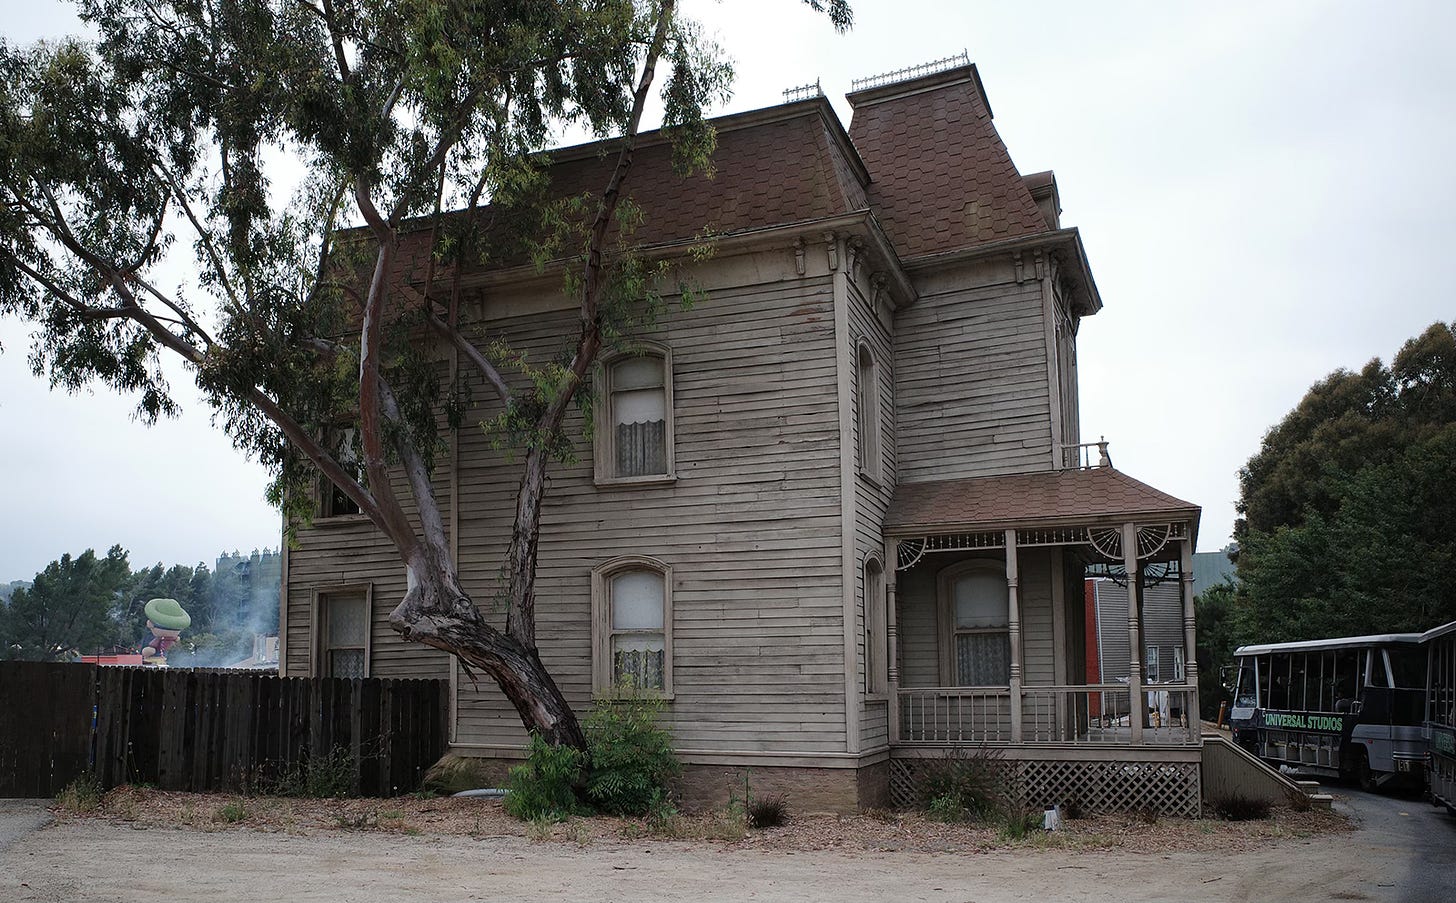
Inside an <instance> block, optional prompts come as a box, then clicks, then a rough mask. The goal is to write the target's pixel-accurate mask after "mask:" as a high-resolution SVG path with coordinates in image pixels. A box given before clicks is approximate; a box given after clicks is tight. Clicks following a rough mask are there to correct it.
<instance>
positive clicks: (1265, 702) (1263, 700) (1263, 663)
mask: <svg viewBox="0 0 1456 903" xmlns="http://www.w3.org/2000/svg"><path fill="white" fill-rule="evenodd" d="M1254 667H1255V668H1257V669H1258V671H1257V673H1256V674H1255V675H1254V680H1255V681H1256V682H1257V683H1256V684H1255V686H1257V687H1258V688H1259V706H1260V707H1261V708H1265V709H1267V708H1269V658H1268V657H1267V656H1265V657H1264V658H1256V659H1254Z"/></svg>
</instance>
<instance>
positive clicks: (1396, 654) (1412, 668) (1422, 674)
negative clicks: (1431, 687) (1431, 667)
mask: <svg viewBox="0 0 1456 903" xmlns="http://www.w3.org/2000/svg"><path fill="white" fill-rule="evenodd" d="M1386 654H1387V655H1388V656H1390V670H1391V672H1392V673H1393V674H1394V675H1395V685H1396V686H1397V687H1403V688H1406V689H1414V690H1423V689H1425V687H1426V658H1425V656H1424V655H1422V654H1421V653H1420V651H1419V650H1416V649H1389V650H1386Z"/></svg>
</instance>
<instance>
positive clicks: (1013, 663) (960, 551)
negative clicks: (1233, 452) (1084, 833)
mask: <svg viewBox="0 0 1456 903" xmlns="http://www.w3.org/2000/svg"><path fill="white" fill-rule="evenodd" d="M1197 520H1198V509H1197V508H1196V507H1195V506H1193V505H1190V504H1188V503H1187V502H1183V501H1181V500H1179V499H1176V498H1174V497H1172V496H1169V495H1167V494H1165V493H1162V492H1159V491H1158V490H1156V489H1154V488H1152V487H1151V486H1147V485H1146V484H1144V483H1140V482H1138V481H1137V480H1134V479H1132V478H1131V477H1128V476H1126V475H1125V474H1122V473H1119V472H1118V471H1116V470H1114V469H1113V468H1112V467H1111V466H1101V467H1088V468H1082V469H1069V470H1063V471H1053V472H1047V473H1034V474H1015V475H1008V476H994V477H982V478H973V479H964V480H952V481H943V482H933V483H919V484H904V485H902V486H900V487H898V488H897V490H896V494H895V498H894V501H893V503H892V505H891V509H890V511H889V513H888V515H887V518H886V528H885V533H886V560H887V561H890V562H893V563H894V567H893V569H892V574H891V575H890V576H889V579H887V581H886V583H887V586H886V590H887V592H886V596H887V606H886V609H887V610H886V631H885V632H886V640H887V646H888V649H887V654H886V661H887V664H888V665H889V674H888V684H889V686H888V702H889V708H890V711H889V734H890V747H891V757H892V770H891V775H892V790H893V789H894V788H895V784H896V781H897V780H898V781H899V783H900V784H901V785H904V784H905V783H906V782H911V783H913V779H914V773H915V771H916V768H917V767H918V766H917V763H923V761H924V760H926V759H927V758H935V757H940V756H946V755H952V756H954V755H963V754H964V751H965V750H967V749H969V748H977V749H990V750H994V751H995V752H994V755H995V756H996V757H997V758H1000V759H1004V760H1005V761H1006V762H1008V763H1014V766H1008V767H1009V768H1010V770H1011V771H1013V772H1014V773H1015V775H1016V776H1017V786H1018V787H1020V788H1022V789H1023V790H1024V791H1025V794H1026V799H1027V800H1028V801H1037V800H1052V801H1064V800H1065V798H1067V796H1068V795H1069V794H1070V795H1075V796H1076V797H1078V798H1079V799H1088V798H1095V799H1097V800H1100V801H1102V805H1105V806H1106V807H1109V808H1139V807H1141V806H1152V807H1153V808H1156V809H1159V810H1161V811H1168V812H1179V813H1190V812H1191V814H1197V810H1198V803H1199V792H1198V761H1199V753H1200V749H1201V742H1202V740H1201V736H1200V725H1199V718H1198V692H1197V686H1198V663H1197V661H1196V657H1195V655H1194V650H1195V648H1196V645H1195V622H1194V609H1193V568H1192V555H1193V549H1194V543H1195V541H1196V530H1197ZM887 570H888V569H887ZM897 763H898V764H897ZM897 776H898V778H897ZM899 790H900V795H902V796H903V795H904V794H905V793H906V792H908V791H907V790H906V788H905V786H901V787H900V788H899ZM902 801H903V800H902Z"/></svg>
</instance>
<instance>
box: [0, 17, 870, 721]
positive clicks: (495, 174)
mask: <svg viewBox="0 0 1456 903" xmlns="http://www.w3.org/2000/svg"><path fill="white" fill-rule="evenodd" d="M802 2H805V3H807V4H808V5H809V6H811V7H813V8H814V9H816V10H820V11H822V12H825V13H827V15H828V17H829V19H830V21H831V22H832V24H833V25H834V26H835V27H836V28H838V29H841V30H842V29H844V28H847V27H848V26H849V24H850V11H849V7H848V4H847V0H802ZM79 5H80V11H81V15H82V18H83V19H84V20H85V21H86V22H87V23H88V24H89V25H90V26H91V27H92V28H93V29H94V32H95V35H96V39H95V40H94V41H89V42H85V41H80V40H69V41H62V42H59V43H53V44H45V45H39V46H34V47H29V48H13V47H5V46H3V45H0V314H4V315H10V316H18V317H20V318H23V319H25V320H27V321H30V322H31V323H33V324H34V325H35V344H34V346H33V349H32V356H31V362H32V365H33V367H34V369H35V370H36V371H37V373H39V374H45V375H48V376H49V378H50V380H51V381H52V383H53V384H54V385H56V386H60V387H63V388H66V389H71V390H74V389H77V388H80V387H82V386H86V385H88V384H93V383H99V384H102V385H104V386H106V387H109V388H110V389H113V390H116V391H119V392H123V393H130V394H133V395H134V396H135V397H136V399H137V411H138V414H139V416H140V418H141V419H142V420H144V421H152V420H155V419H156V418H157V417H159V416H163V415H171V414H174V413H175V412H176V410H177V404H176V402H175V401H174V399H173V396H172V394H171V391H170V389H169V386H168V384H167V381H166V379H165V377H164V373H163V370H162V368H161V359H162V357H163V356H164V355H175V356H176V357H178V358H180V359H181V361H183V362H184V363H185V365H186V367H187V368H189V370H190V372H191V373H192V374H193V375H195V378H196V381H197V384H198V386H199V387H200V388H201V390H202V392H203V394H204V397H205V398H206V399H207V402H208V403H209V404H210V405H211V407H212V408H213V410H214V412H215V418H216V420H217V421H218V422H220V423H221V424H222V426H223V427H224V428H225V429H226V430H227V432H228V434H229V436H230V437H231V438H232V440H233V442H234V443H235V444H236V446H237V447H238V448H240V449H241V450H243V451H245V452H246V453H248V454H250V455H253V456H255V457H256V458H258V459H259V460H261V461H262V462H263V463H264V464H265V465H266V466H267V467H268V468H269V469H270V472H271V473H272V475H273V478H274V479H273V482H272V484H271V486H270V490H269V495H270V499H271V500H272V501H274V502H275V503H276V504H278V505H279V506H280V507H282V508H283V510H284V511H285V513H286V514H287V515H289V517H290V518H292V519H293V520H295V521H296V520H297V519H299V518H306V517H307V516H308V515H309V513H310V512H309V510H308V508H309V506H310V501H311V496H312V493H311V491H310V487H311V486H312V485H313V483H314V481H315V480H316V479H317V478H318V477H319V476H320V475H321V476H322V477H324V478H326V479H327V480H329V481H331V482H332V483H333V484H334V485H335V486H336V487H338V488H339V490H340V491H341V492H342V493H343V494H344V495H346V496H347V497H348V498H349V499H350V500H351V501H352V502H353V503H354V504H355V505H357V506H358V508H359V510H360V511H361V512H363V513H364V514H366V515H368V517H369V519H370V520H371V521H372V522H373V524H374V525H375V526H376V527H377V528H378V529H379V530H380V531H381V532H382V533H383V534H384V536H386V537H387V538H388V539H389V541H390V542H391V543H393V545H394V546H395V548H396V549H397V550H398V553H399V556H400V558H401V560H402V561H403V564H404V566H405V569H406V573H407V575H408V590H407V592H406V594H405V596H404V598H403V599H402V600H401V601H400V602H399V605H398V607H397V608H396V609H395V610H394V611H393V613H392V615H391V618H390V623H391V625H392V626H393V627H394V628H395V629H396V630H398V631H399V632H401V633H402V634H404V635H405V636H406V637H408V638H410V639H412V640H416V641H419V642H423V643H427V644H429V645H431V646H434V647H437V648H440V649H443V650H446V651H448V652H450V653H453V654H454V655H456V656H457V657H458V658H459V659H460V661H461V662H462V663H464V664H465V665H466V666H467V667H473V668H478V669H480V670H481V671H483V672H485V673H486V674H488V675H489V676H490V677H491V678H493V679H494V680H495V682H496V683H497V684H498V685H499V686H500V688H501V689H502V691H503V692H504V694H505V695H506V696H507V697H508V698H509V699H510V700H511V702H512V703H513V704H514V705H515V707H516V709H517V711H518V712H519V713H520V716H521V718H522V720H523V722H524V723H525V725H526V726H527V727H528V728H529V729H531V730H533V731H536V732H538V733H540V734H541V735H542V736H543V737H545V738H546V739H548V740H550V741H552V742H556V743H566V744H571V745H575V746H582V745H583V738H582V733H581V729H580V727H579V725H578V723H577V719H576V716H575V714H574V713H573V712H572V710H571V708H570V706H569V705H568V704H567V702H566V700H565V699H564V698H563V697H562V695H561V693H560V692H559V691H558V689H557V687H556V685H555V683H554V681H553V680H552V678H551V676H550V674H549V673H547V671H546V669H545V668H544V667H543V666H542V663H541V659H540V656H539V654H538V652H537V643H536V629H535V574H536V554H537V536H538V532H539V526H540V512H541V500H542V494H543V492H544V486H545V474H546V471H547V468H548V466H549V464H550V463H551V462H552V461H554V460H557V459H559V458H561V457H562V456H564V455H567V454H569V442H568V441H567V438H566V437H565V436H564V435H563V429H564V426H563V425H564V424H565V422H566V419H567V415H568V414H569V412H570V410H571V408H572V406H573V405H579V404H581V403H582V402H583V400H584V396H585V395H586V394H587V393H588V392H589V385H590V379H589V377H590V374H591V372H592V369H593V367H594V366H595V365H596V362H597V359H598V356H599V354H600V352H601V351H602V350H603V348H604V347H609V346H610V345H611V344H612V343H614V342H620V341H622V340H623V338H624V336H625V335H626V334H627V332H628V331H630V328H631V325H632V324H633V323H635V322H639V321H640V319H641V317H642V316H644V313H643V311H644V310H645V311H646V312H647V315H650V313H651V311H652V310H653V309H654V308H655V306H658V305H660V304H661V301H662V294H661V293H660V292H661V286H663V285H664V284H665V282H664V280H667V279H669V278H670V275H671V274H670V272H669V270H667V269H666V268H664V266H663V265H661V264H655V263H649V262H647V261H646V260H645V259H644V258H643V257H641V256H640V255H637V254H634V253H633V252H632V249H631V246H630V233H631V228H630V226H631V223H632V221H633V219H634V217H636V216H638V215H639V214H638V213H637V212H636V211H635V210H634V209H633V208H632V206H631V204H630V202H627V201H624V199H623V198H624V192H625V190H626V187H627V185H628V179H629V175H630V172H631V167H632V157H633V149H634V146H635V144H636V137H637V134H638V131H639V128H640V126H641V122H642V117H643V112H644V108H645V107H646V105H647V103H648V100H649V97H650V96H651V94H652V92H653V86H654V84H659V85H660V95H661V98H662V101H663V107H664V123H663V124H664V128H665V130H666V131H667V133H668V134H669V135H670V136H671V137H672V139H673V142H674V146H675V153H674V159H675V162H676V163H677V164H678V165H679V166H681V167H684V168H692V167H695V166H704V165H706V164H707V163H708V159H709V155H710V154H711V150H712V146H713V140H712V129H711V126H710V125H709V124H708V123H707V121H706V119H705V116H704V110H705V107H707V106H708V105H709V104H710V103H712V102H713V101H715V100H716V99H718V98H720V97H722V96H723V95H724V94H725V92H726V88H727V84H728V81H729V78H730V76H731V71H730V68H729V67H728V65H727V64H726V63H725V62H724V61H723V60H722V59H721V57H720V55H719V52H718V50H717V48H716V47H715V46H713V45H712V43H711V42H709V41H705V40H703V39H702V38H701V36H700V33H699V29H698V28H697V27H696V26H695V24H694V23H693V22H691V21H690V20H688V19H687V18H685V17H684V16H683V15H682V14H681V13H680V11H679V10H678V9H677V4H676V2H675V0H555V2H550V3H543V2H539V0H80V4H79ZM659 69H663V70H665V74H664V76H663V77H662V78H659V75H658V70H659ZM563 126H565V127H572V128H576V129H579V130H585V131H586V132H588V133H590V134H592V135H595V136H597V137H602V138H607V137H614V138H615V139H616V140H615V142H614V143H610V144H608V145H607V148H608V152H609V153H610V154H611V155H612V157H611V159H612V160H613V163H612V165H611V167H610V176H609V178H608V179H607V181H606V182H605V184H603V185H602V186H601V187H600V190H599V191H597V192H594V193H592V194H590V195H587V196H584V197H577V198H565V199H556V200H554V201H553V200H550V199H548V197H547V196H546V195H545V194H543V188H542V186H543V178H542V173H543V171H544V169H545V166H546V165H547V164H545V163H544V162H543V160H542V158H541V157H540V156H539V155H538V154H537V152H539V151H540V149H541V148H542V147H543V146H544V145H545V144H546V143H547V141H548V138H549V137H550V136H551V135H552V134H553V133H554V131H553V130H555V129H558V128H560V127H563ZM295 169H296V170H297V171H298V172H299V173H300V174H301V175H300V176H299V177H298V178H297V183H298V184H297V186H296V188H295V189H294V190H292V191H290V190H289V186H288V185H287V184H285V182H286V179H285V178H284V174H286V173H289V172H291V171H294V170H295ZM483 201H488V202H489V209H490V210H492V211H494V213H493V214H492V215H491V216H490V217H489V222H484V221H483V218H482V217H481V216H477V215H474V214H473V211H475V210H476V209H477V208H478V206H479V205H480V204H481V203H482V202H483ZM456 209H459V210H465V211H471V212H467V213H465V214H459V213H457V214H450V213H448V212H447V211H451V210H456ZM503 214H509V215H503ZM501 222H509V223H512V224H516V225H517V226H518V227H519V228H517V229H516V230H515V231H514V232H513V234H512V236H511V237H510V238H509V240H508V241H507V240H506V239H503V238H502V237H501V234H500V231H499V229H498V228H495V227H496V226H499V225H500V223H501ZM502 242H506V243H508V244H511V245H512V246H513V247H514V248H515V249H516V250H517V251H520V250H522V249H524V251H525V252H526V253H529V254H530V255H531V257H533V258H534V259H535V260H537V261H548V260H552V261H555V262H556V264H557V265H558V266H560V267H561V268H562V272H563V274H564V276H563V290H564V291H566V292H568V293H570V296H571V297H570V303H571V304H572V305H573V306H574V308H575V309H576V311H577V314H578V316H577V318H576V324H575V326H574V327H572V334H571V335H569V336H566V337H565V338H566V340H567V341H566V344H567V345H568V347H569V349H570V350H569V352H568V353H567V354H566V355H565V356H564V357H563V358H562V359H561V360H560V361H555V362H551V363H549V364H544V365H540V366H535V365H530V364H528V363H527V362H526V361H525V359H524V357H523V356H522V355H520V354H517V353H515V352H513V351H512V349H511V348H510V347H509V346H508V345H507V344H505V343H504V342H503V341H501V340H500V338H499V337H491V336H483V335H475V334H467V330H466V328H465V326H463V325H462V324H461V322H460V319H459V317H458V306H457V304H456V302H457V300H458V288H459V281H458V279H457V280H455V282H454V286H453V288H452V286H451V284H450V280H448V279H444V280H441V279H438V278H437V275H439V274H444V273H446V272H454V273H459V272H460V271H461V270H462V269H463V267H464V266H465V265H467V264H474V265H480V264H482V263H489V262H491V261H492V260H499V259H501V255H502V253H503V251H502V247H503V246H502ZM422 243H423V244H422ZM169 251H175V254H174V255H173V259H175V256H176V255H184V254H187V255H189V256H190V258H191V274H190V278H188V279H185V280H183V285H181V286H180V287H176V288H173V287H170V286H168V285H166V284H164V283H163V281H162V279H161V278H160V273H161V270H160V269H159V268H160V266H161V265H162V263H163V261H164V260H166V259H168V257H169ZM420 255H423V259H425V260H427V261H428V263H427V272H426V274H425V278H424V279H423V280H422V281H420V280H417V279H413V278H411V277H409V276H407V274H406V273H405V270H406V266H405V264H404V263H403V259H404V258H410V259H411V260H413V259H418V258H419V257H420ZM437 271H438V272H437ZM442 282H443V283H444V284H443V286H441V285H440V283H442ZM644 298H645V299H646V300H645V301H643V300H642V299H644ZM426 333H429V334H433V335H434V336H436V337H438V344H437V345H436V346H435V347H437V348H438V347H441V346H453V347H454V348H455V349H456V350H457V352H458V354H459V356H460V358H461V359H462V360H463V361H464V362H465V365H466V366H468V367H472V368H474V369H475V370H477V371H478V372H479V374H480V376H481V377H482V381H483V382H484V383H485V384H486V385H488V386H490V387H491V388H492V391H494V392H495V393H497V394H498V395H499V397H500V400H501V402H502V404H503V409H504V413H503V414H502V415H501V416H500V417H499V418H496V419H495V421H494V422H493V428H495V429H497V430H499V431H500V433H501V436H502V437H503V438H504V439H506V440H509V441H512V442H514V443H516V444H517V445H518V447H519V450H520V456H519V460H520V462H521V472H522V479H521V484H520V491H519V496H518V499H517V504H516V515H515V523H514V528H513V534H512V539H511V544H510V550H509V553H508V557H507V561H506V563H505V567H504V569H503V581H504V584H505V586H504V588H503V589H504V593H503V594H504V595H505V597H506V598H507V600H508V604H507V610H506V619H505V626H504V629H503V630H501V629H497V628H496V627H494V626H493V625H492V624H490V623H489V622H488V621H487V620H486V618H485V617H484V616H483V615H482V614H481V612H480V610H479V609H478V608H477V606H476V604H475V602H474V601H473V600H472V599H471V598H470V597H469V595H468V594H467V593H466V592H465V591H464V589H463V588H462V586H461V582H460V579H459V574H458V570H457V564H456V562H455V561H454V560H453V558H452V555H451V552H450V547H449V544H448V542H447V538H446V530H445V525H444V521H443V518H442V516H441V512H440V506H439V504H438V502H437V500H436V498H435V494H434V491H433V489H432V487H431V482H430V473H431V469H432V467H433V464H434V455H435V452H436V450H437V448H438V447H439V444H440V440H439V436H440V430H441V428H442V426H443V425H444V423H442V419H443V420H444V421H446V422H448V423H451V424H456V423H458V422H459V420H458V418H459V411H460V391H459V386H457V385H453V384H442V380H441V378H440V376H439V368H438V367H436V366H435V364H436V363H437V358H438V355H432V353H431V352H430V351H429V350H428V349H429V346H428V344H427V343H424V342H422V341H420V340H419V339H420V337H421V336H422V335H424V334H426ZM513 376H514V377H515V378H512V377H513ZM346 417H347V418H348V419H349V420H350V421H351V422H353V423H355V424H357V429H354V430H350V431H349V432H351V433H352V434H353V435H354V436H355V437H356V438H355V440H354V441H353V443H352V445H348V446H337V445H334V444H331V443H330V442H328V441H326V440H325V439H324V438H323V437H325V436H326V435H329V432H330V427H331V426H335V425H337V424H338V423H339V422H340V420H341V418H346ZM391 472H394V473H400V474H403V476H404V480H403V481H402V485H401V486H400V487H399V488H398V489H397V488H396V486H395V485H394V483H392V482H391V479H390V475H391ZM410 511H413V512H415V516H414V518H411V517H410V516H409V513H408V512H410Z"/></svg>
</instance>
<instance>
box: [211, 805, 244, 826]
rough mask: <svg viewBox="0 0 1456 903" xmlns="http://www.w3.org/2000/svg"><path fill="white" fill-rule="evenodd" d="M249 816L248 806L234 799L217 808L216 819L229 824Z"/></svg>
mask: <svg viewBox="0 0 1456 903" xmlns="http://www.w3.org/2000/svg"><path fill="white" fill-rule="evenodd" d="M247 817H248V809H247V807H246V806H244V805H243V804H242V803H241V802H237V801H234V802H231V803H224V804H223V806H222V807H221V808H220V809H218V810H217V816H216V817H215V820H216V821H220V822H226V823H227V824H237V823H238V822H240V821H242V820H243V819H245V818H247Z"/></svg>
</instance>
